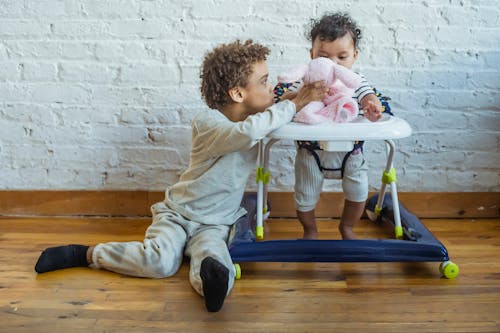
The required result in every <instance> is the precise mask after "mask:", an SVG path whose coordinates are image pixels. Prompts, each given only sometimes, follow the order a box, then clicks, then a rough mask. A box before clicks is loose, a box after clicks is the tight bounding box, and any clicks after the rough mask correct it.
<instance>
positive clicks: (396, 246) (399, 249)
mask: <svg viewBox="0 0 500 333" xmlns="http://www.w3.org/2000/svg"><path fill="white" fill-rule="evenodd" d="M377 198H378V195H375V196H373V197H371V198H370V199H369V200H368V202H367V205H366V209H368V210H371V211H373V210H374V207H375V205H376V203H377ZM242 206H243V207H244V208H245V209H246V210H247V212H248V214H247V215H245V216H243V217H242V218H240V219H239V220H238V221H237V222H236V224H235V225H234V226H233V229H232V232H231V236H230V240H229V243H228V244H229V253H230V254H231V257H232V259H233V262H235V263H236V262H259V261H265V262H424V261H440V262H445V261H448V260H449V258H448V251H447V250H446V248H445V247H444V246H443V244H441V242H439V241H438V240H437V239H436V237H434V235H433V234H432V233H431V232H430V231H429V230H428V229H427V228H426V227H425V226H424V225H423V224H422V222H420V220H419V219H418V218H417V217H416V216H415V215H413V214H412V213H410V212H409V211H408V210H406V208H405V207H404V206H403V205H401V204H399V210H400V214H401V224H402V226H403V232H404V239H403V240H396V239H365V240H304V239H296V240H270V241H256V238H255V226H256V219H255V211H256V207H257V200H256V195H255V194H246V195H245V196H244V198H243V201H242ZM374 223H379V224H388V225H391V224H392V226H394V221H393V210H392V200H391V197H390V196H385V198H384V202H383V206H382V212H381V214H380V216H379V218H378V220H377V221H376V222H374ZM392 229H393V227H392Z"/></svg>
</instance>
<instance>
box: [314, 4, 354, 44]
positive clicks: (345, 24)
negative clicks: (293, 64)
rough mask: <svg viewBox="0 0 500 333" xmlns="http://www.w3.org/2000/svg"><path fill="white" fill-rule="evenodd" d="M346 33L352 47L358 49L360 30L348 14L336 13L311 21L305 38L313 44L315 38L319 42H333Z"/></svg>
mask: <svg viewBox="0 0 500 333" xmlns="http://www.w3.org/2000/svg"><path fill="white" fill-rule="evenodd" d="M347 33H349V34H350V35H351V37H352V40H353V42H354V47H355V48H358V44H359V40H360V39H361V30H360V29H359V28H358V25H357V24H356V22H355V21H354V20H353V19H352V18H351V17H350V16H349V14H347V13H341V12H338V13H333V14H325V15H323V17H321V18H320V19H319V20H311V22H310V25H309V33H308V34H307V35H306V37H307V39H309V40H310V41H311V42H314V41H315V40H316V37H319V38H320V40H328V41H334V40H336V39H337V38H341V37H344V36H345V34H347Z"/></svg>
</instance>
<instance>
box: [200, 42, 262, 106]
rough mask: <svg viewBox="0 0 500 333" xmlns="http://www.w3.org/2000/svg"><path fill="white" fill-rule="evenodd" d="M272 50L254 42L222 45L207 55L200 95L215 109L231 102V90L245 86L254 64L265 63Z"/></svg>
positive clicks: (204, 62) (203, 67)
mask: <svg viewBox="0 0 500 333" xmlns="http://www.w3.org/2000/svg"><path fill="white" fill-rule="evenodd" d="M268 55H269V49H268V48H267V47H265V46H262V45H260V44H257V43H254V42H253V41H252V40H251V39H249V40H247V41H245V42H244V43H241V42H240V41H239V40H236V41H235V42H233V43H230V44H222V45H220V46H218V47H216V48H215V49H213V50H212V51H210V52H208V53H207V54H206V55H205V59H204V60H203V65H202V68H201V74H200V78H201V88H200V91H201V95H202V96H203V98H204V99H205V102H206V103H207V105H208V106H209V107H210V108H212V109H220V108H222V107H223V106H225V105H226V104H227V103H229V102H230V97H229V90H230V89H231V88H234V87H246V85H247V84H248V78H249V76H250V74H252V65H253V64H255V63H257V62H260V61H264V60H266V57H267V56H268Z"/></svg>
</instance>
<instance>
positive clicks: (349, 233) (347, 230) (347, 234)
mask: <svg viewBox="0 0 500 333" xmlns="http://www.w3.org/2000/svg"><path fill="white" fill-rule="evenodd" d="M339 231H340V234H341V235H342V239H344V240H353V239H356V234H355V233H354V231H353V230H352V227H347V226H344V225H342V224H339Z"/></svg>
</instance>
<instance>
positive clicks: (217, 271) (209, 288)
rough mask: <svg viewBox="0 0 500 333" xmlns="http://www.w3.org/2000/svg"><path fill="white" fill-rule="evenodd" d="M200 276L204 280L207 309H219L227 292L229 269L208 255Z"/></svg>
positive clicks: (213, 310) (204, 260) (212, 310)
mask: <svg viewBox="0 0 500 333" xmlns="http://www.w3.org/2000/svg"><path fill="white" fill-rule="evenodd" d="M200 276H201V280H202V281H203V295H204V296H205V307H206V308H207V311H209V312H217V311H219V310H220V309H221V308H222V305H223V304H224V299H225V298H226V294H227V284H228V281H229V269H227V267H226V266H224V265H223V264H221V263H220V262H218V261H217V260H215V259H214V258H212V257H206V258H205V259H203V261H202V262H201V268H200Z"/></svg>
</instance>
